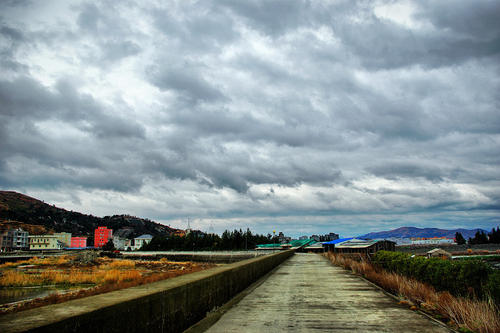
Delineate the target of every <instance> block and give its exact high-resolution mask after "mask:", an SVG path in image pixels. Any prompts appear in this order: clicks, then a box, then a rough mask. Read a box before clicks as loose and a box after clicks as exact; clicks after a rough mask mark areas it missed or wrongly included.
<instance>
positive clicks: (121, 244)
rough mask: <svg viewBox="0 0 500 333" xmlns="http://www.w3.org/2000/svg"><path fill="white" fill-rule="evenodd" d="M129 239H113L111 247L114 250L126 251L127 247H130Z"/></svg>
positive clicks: (115, 237)
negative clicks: (113, 247) (112, 246)
mask: <svg viewBox="0 0 500 333" xmlns="http://www.w3.org/2000/svg"><path fill="white" fill-rule="evenodd" d="M130 243H131V241H130V239H127V238H125V237H117V236H114V237H113V245H114V246H115V249H117V250H126V249H127V247H130Z"/></svg>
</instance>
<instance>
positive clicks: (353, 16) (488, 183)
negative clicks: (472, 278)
mask: <svg viewBox="0 0 500 333" xmlns="http://www.w3.org/2000/svg"><path fill="white" fill-rule="evenodd" d="M499 11H500V6H499V4H498V3H497V2H494V1H486V0H483V1H475V2H467V1H459V2H456V1H439V2H435V1H403V2H394V1H306V0H302V1H281V0H280V1H270V0H252V1H244V2H242V1H232V0H224V1H216V2H206V1H167V2H164V3H161V4H160V3H158V2H155V1H151V2H150V1H126V2H113V1H102V2H99V3H98V4H96V3H94V2H90V1H70V2H68V1H51V2H50V3H47V2H17V1H8V2H2V4H0V55H1V60H0V73H1V74H2V75H1V76H0V187H2V188H3V189H11V190H17V191H21V192H24V193H27V194H29V195H33V196H36V197H39V198H40V199H43V200H45V201H46V202H51V203H55V204H57V205H59V206H62V207H65V208H68V209H74V210H79V211H83V212H87V213H93V214H96V215H109V214H119V213H130V214H134V215H139V216H143V217H147V218H151V219H154V220H158V221H161V222H163V223H167V224H172V225H176V226H178V227H185V225H184V224H185V223H184V222H183V221H184V219H186V218H188V217H190V218H191V219H192V221H194V222H193V223H194V227H198V228H200V229H202V230H206V229H208V225H209V224H212V225H214V226H215V229H216V230H217V231H221V230H223V229H225V228H233V227H238V228H239V227H242V228H245V227H247V226H250V227H252V228H253V229H254V230H256V231H259V232H268V231H270V230H273V229H272V228H274V227H273V226H278V227H279V229H280V230H283V231H285V232H286V233H288V234H292V235H294V236H298V235H299V234H301V233H308V234H311V233H318V232H327V231H335V232H340V233H342V234H343V235H353V234H357V233H363V232H367V231H371V230H379V229H383V228H391V227H398V226H402V225H408V224H412V225H415V226H439V227H485V228H490V227H491V226H493V225H497V224H499V223H500V218H499V217H498V216H499V214H498V213H499V209H498V207H500V190H499V188H500V186H499V185H500V168H499V165H500V157H499V156H500V94H498V91H500V80H499V79H498V78H499V77H500V21H499V20H498V17H497V16H498V15H497V14H496V13H498V12H499ZM358 231H359V232H358Z"/></svg>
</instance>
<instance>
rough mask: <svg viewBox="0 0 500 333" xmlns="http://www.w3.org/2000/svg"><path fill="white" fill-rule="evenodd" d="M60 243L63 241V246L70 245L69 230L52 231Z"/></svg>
mask: <svg viewBox="0 0 500 333" xmlns="http://www.w3.org/2000/svg"><path fill="white" fill-rule="evenodd" d="M54 236H56V237H57V238H58V239H59V241H61V243H63V246H64V247H70V246H71V233H70V232H56V233H54Z"/></svg>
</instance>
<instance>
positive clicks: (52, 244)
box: [28, 235, 64, 250]
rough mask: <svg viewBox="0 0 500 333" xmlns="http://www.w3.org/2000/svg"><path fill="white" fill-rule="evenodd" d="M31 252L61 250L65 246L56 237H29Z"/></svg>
mask: <svg viewBox="0 0 500 333" xmlns="http://www.w3.org/2000/svg"><path fill="white" fill-rule="evenodd" d="M28 239H29V245H30V250H61V249H62V248H63V247H64V244H63V243H62V242H61V241H60V240H59V237H58V236H54V235H38V236H28Z"/></svg>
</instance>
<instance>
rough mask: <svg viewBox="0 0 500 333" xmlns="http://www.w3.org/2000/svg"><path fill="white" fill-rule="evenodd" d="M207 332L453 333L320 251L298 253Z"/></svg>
mask: <svg viewBox="0 0 500 333" xmlns="http://www.w3.org/2000/svg"><path fill="white" fill-rule="evenodd" d="M207 332H216V333H221V332H238V333H246V332H392V333H398V332H450V331H449V330H448V329H446V328H444V327H442V326H440V325H439V324H437V323H435V322H434V321H432V320H430V319H428V318H427V317H425V316H423V315H421V314H419V313H417V312H414V311H411V310H409V309H408V307H406V306H403V305H399V304H398V303H397V302H396V301H395V300H394V299H392V298H390V297H389V296H387V295H385V294H384V293H383V292H382V291H380V290H379V289H377V288H375V287H373V286H372V285H370V284H369V283H367V282H366V281H364V280H362V279H360V278H359V277H357V276H355V275H353V274H351V273H349V272H347V271H345V270H343V269H342V268H339V267H335V266H333V265H331V264H330V262H329V261H328V260H327V259H325V258H324V257H322V256H320V255H318V254H302V253H297V254H295V255H294V256H293V257H292V258H291V259H289V260H287V261H286V262H284V263H283V264H282V265H281V266H280V267H279V268H278V269H277V270H276V271H275V272H274V273H273V274H272V275H270V276H269V278H268V279H267V280H266V281H265V282H264V283H263V284H261V285H260V286H259V287H257V288H256V289H255V290H254V291H253V292H252V293H250V294H249V295H247V296H246V297H245V298H243V299H242V300H241V301H240V302H239V303H238V304H236V305H235V306H234V307H233V308H232V309H230V310H229V311H228V312H227V313H226V314H224V315H223V316H222V317H221V318H220V319H219V321H218V322H217V323H215V324H214V325H213V326H212V327H211V328H210V329H209V330H208V331H207Z"/></svg>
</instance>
